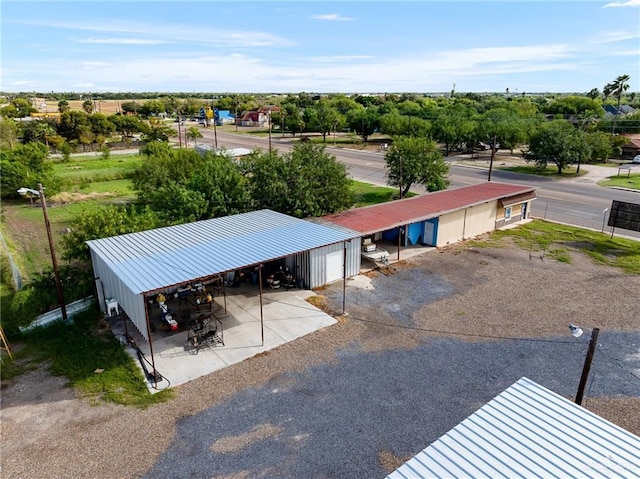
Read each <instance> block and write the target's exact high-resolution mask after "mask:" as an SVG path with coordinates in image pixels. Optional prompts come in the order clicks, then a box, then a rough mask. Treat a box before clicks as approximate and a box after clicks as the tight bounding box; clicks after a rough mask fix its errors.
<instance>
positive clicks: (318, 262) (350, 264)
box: [309, 238, 361, 288]
mask: <svg viewBox="0 0 640 479" xmlns="http://www.w3.org/2000/svg"><path fill="white" fill-rule="evenodd" d="M342 250H344V242H342V243H336V244H332V245H328V246H324V247H322V248H316V249H313V250H311V251H309V261H310V272H309V273H310V283H309V284H310V286H309V288H318V287H320V286H324V285H325V284H326V282H327V271H326V256H327V254H329V253H334V252H336V251H342ZM343 260H344V258H343ZM360 260H361V258H360V238H354V239H352V240H351V241H350V242H347V278H350V277H351V276H355V275H357V274H359V273H360Z"/></svg>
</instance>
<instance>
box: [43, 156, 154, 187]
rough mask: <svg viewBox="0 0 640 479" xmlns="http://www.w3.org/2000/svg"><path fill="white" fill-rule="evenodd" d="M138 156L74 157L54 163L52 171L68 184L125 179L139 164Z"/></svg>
mask: <svg viewBox="0 0 640 479" xmlns="http://www.w3.org/2000/svg"><path fill="white" fill-rule="evenodd" d="M141 161H142V160H141V157H140V155H138V154H132V155H111V156H110V157H109V158H108V159H105V158H103V157H102V156H100V155H98V156H96V155H88V156H74V157H72V158H71V159H70V160H69V161H68V162H63V161H56V162H55V163H54V165H53V171H54V173H55V174H56V175H58V176H60V177H61V178H63V179H64V180H65V181H66V182H67V183H68V184H82V183H90V182H94V181H109V180H120V179H123V178H126V177H127V175H128V174H129V173H131V172H132V171H133V170H134V169H135V168H136V167H137V166H138V165H139V164H140V162H141Z"/></svg>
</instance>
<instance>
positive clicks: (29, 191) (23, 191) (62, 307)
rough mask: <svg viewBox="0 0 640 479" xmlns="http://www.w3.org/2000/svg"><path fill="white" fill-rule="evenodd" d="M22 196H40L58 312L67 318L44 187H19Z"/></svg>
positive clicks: (63, 317) (64, 318) (40, 185)
mask: <svg viewBox="0 0 640 479" xmlns="http://www.w3.org/2000/svg"><path fill="white" fill-rule="evenodd" d="M17 191H18V193H19V194H20V195H22V196H26V195H27V194H29V195H30V198H31V195H35V196H39V197H40V203H42V213H43V214H44V224H45V226H46V228H47V238H49V250H50V251H51V262H52V263H53V274H54V276H55V281H56V293H57V295H58V304H59V305H60V312H61V313H62V319H63V320H64V321H66V320H67V307H66V305H65V301H64V294H63V292H62V282H61V281H60V271H59V270H58V259H57V258H56V252H55V249H54V247H53V237H52V236H51V223H50V222H49V213H48V211H47V200H46V198H45V197H44V188H43V187H42V183H38V189H37V190H32V189H31V188H20V189H19V190H17Z"/></svg>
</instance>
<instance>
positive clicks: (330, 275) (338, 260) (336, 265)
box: [325, 250, 344, 283]
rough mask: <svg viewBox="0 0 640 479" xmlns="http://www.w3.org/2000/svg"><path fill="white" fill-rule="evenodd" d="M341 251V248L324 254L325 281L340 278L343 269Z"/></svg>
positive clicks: (328, 281) (329, 281)
mask: <svg viewBox="0 0 640 479" xmlns="http://www.w3.org/2000/svg"><path fill="white" fill-rule="evenodd" d="M342 252H343V251H342V250H340V251H334V252H333V253H328V254H327V256H326V258H327V264H326V269H325V271H326V272H327V277H326V279H325V281H326V282H327V283H331V282H332V281H336V280H338V279H342V273H343V270H344V267H343V265H342Z"/></svg>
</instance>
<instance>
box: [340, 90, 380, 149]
mask: <svg viewBox="0 0 640 479" xmlns="http://www.w3.org/2000/svg"><path fill="white" fill-rule="evenodd" d="M362 98H371V97H362ZM356 101H357V100H356ZM380 119H381V115H380V113H378V109H377V108H375V107H370V108H364V107H360V108H355V109H353V110H351V111H350V112H349V113H347V125H349V128H350V129H351V130H353V131H355V132H356V133H357V134H358V135H360V136H361V137H362V139H363V140H364V141H365V142H366V141H367V140H368V139H369V137H370V136H371V135H373V133H375V131H376V130H377V129H378V128H380Z"/></svg>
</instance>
